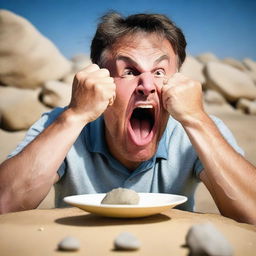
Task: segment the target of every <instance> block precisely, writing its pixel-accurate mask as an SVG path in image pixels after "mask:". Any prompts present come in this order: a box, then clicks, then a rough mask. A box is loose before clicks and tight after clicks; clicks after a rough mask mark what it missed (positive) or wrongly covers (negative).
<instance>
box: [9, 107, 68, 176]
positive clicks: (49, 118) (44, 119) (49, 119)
mask: <svg viewBox="0 0 256 256" xmlns="http://www.w3.org/2000/svg"><path fill="white" fill-rule="evenodd" d="M63 111H64V108H55V109H54V110H52V111H51V112H47V113H44V114H43V115H42V116H41V118H40V119H39V120H38V121H36V122H35V123H34V124H33V125H32V126H31V127H30V128H29V129H28V131H27V133H26V135H25V137H24V139H23V140H22V141H21V142H20V143H19V144H18V146H17V147H16V149H15V150H14V151H12V152H11V153H10V154H9V155H8V156H7V158H11V157H13V156H15V155H17V154H18V153H20V152H21V151H22V150H23V149H24V148H25V147H26V146H27V145H28V144H29V143H30V142H32V141H33V140H34V139H35V138H36V137H37V136H38V135H39V134H40V133H41V132H42V131H43V130H44V129H45V128H47V127H48V126H49V125H50V124H51V123H53V122H54V120H55V119H56V118H57V117H58V116H59V115H60V114H61V113H62V112H63ZM64 172H65V162H63V163H62V164H61V166H60V168H59V170H58V175H59V176H60V177H62V176H63V174H64Z"/></svg>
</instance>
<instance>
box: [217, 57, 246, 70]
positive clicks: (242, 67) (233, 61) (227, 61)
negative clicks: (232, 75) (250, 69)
mask: <svg viewBox="0 0 256 256" xmlns="http://www.w3.org/2000/svg"><path fill="white" fill-rule="evenodd" d="M222 62H223V63H225V64H228V65H230V66H232V67H234V68H237V69H239V70H241V71H245V70H246V67H245V65H244V64H243V63H242V62H241V61H239V60H236V59H233V58H225V59H223V60H222Z"/></svg>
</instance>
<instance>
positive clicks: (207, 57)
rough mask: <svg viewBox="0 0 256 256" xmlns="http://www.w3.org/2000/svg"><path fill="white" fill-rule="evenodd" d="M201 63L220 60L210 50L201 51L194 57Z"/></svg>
mask: <svg viewBox="0 0 256 256" xmlns="http://www.w3.org/2000/svg"><path fill="white" fill-rule="evenodd" d="M196 58H197V59H198V60H199V61H200V62H201V63H203V64H206V63H208V62H210V61H215V62H219V61H220V60H219V59H218V57H217V56H215V55H214V54H213V53H211V52H206V53H202V54H200V55H198V56H197V57H196Z"/></svg>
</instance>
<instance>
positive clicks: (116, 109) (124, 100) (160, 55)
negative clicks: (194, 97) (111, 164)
mask: <svg viewBox="0 0 256 256" xmlns="http://www.w3.org/2000/svg"><path fill="white" fill-rule="evenodd" d="M105 67H106V68H108V69H109V71H110V74H111V76H112V77H113V78H114V80H115V83H116V99H115V101H114V104H113V105H112V106H109V107H108V108H107V110H106V111H105V112H104V119H105V124H106V131H105V135H106V141H107V144H108V147H109V150H110V152H111V154H112V155H113V156H114V157H115V158H116V159H118V160H119V161H120V162H121V163H122V164H123V165H125V166H126V167H127V168H128V169H131V170H132V169H135V168H136V167H137V166H138V165H139V164H140V163H141V162H142V161H145V160H148V159H150V158H151V157H152V156H153V155H154V154H155V152H156V150H157V146H158V142H159V140H160V139H161V136H162V134H163V132H164V130H165V127H166V124H167V121H168V116H169V115H168V113H167V111H166V110H165V109H164V108H163V104H162V97H161V89H162V86H163V83H164V80H165V79H167V78H170V76H171V75H172V74H174V73H175V72H176V70H177V57H176V55H175V53H174V51H173V48H172V46H171V44H170V43H169V41H168V40H166V39H163V38H162V37H159V36H156V35H152V34H151V35H150V34H149V35H145V34H142V35H136V36H130V37H124V38H122V39H121V40H119V42H118V44H116V45H115V47H113V49H112V50H111V52H108V57H107V61H106V65H105Z"/></svg>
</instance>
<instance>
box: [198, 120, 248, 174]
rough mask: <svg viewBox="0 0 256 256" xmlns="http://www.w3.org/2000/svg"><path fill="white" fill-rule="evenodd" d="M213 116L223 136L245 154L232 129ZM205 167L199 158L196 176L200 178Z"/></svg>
mask: <svg viewBox="0 0 256 256" xmlns="http://www.w3.org/2000/svg"><path fill="white" fill-rule="evenodd" d="M211 118H212V120H213V121H214V123H215V124H216V125H217V127H218V129H219V131H220V133H221V134H222V136H223V137H224V138H225V139H226V141H227V142H228V143H229V144H230V145H231V146H232V147H233V148H234V150H236V151H237V152H238V153H239V154H241V155H244V151H243V149H242V148H240V147H239V146H238V144H237V142H236V139H235V137H234V136H233V134H232V132H231V131H230V129H229V128H228V127H227V126H226V125H225V124H224V123H223V121H222V120H220V119H219V118H217V117H215V116H211ZM203 169H204V166H203V165H202V163H201V161H200V159H199V158H197V160H196V162H195V168H194V170H195V174H196V177H197V178H198V179H199V175H200V173H201V171H202V170H203Z"/></svg>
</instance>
